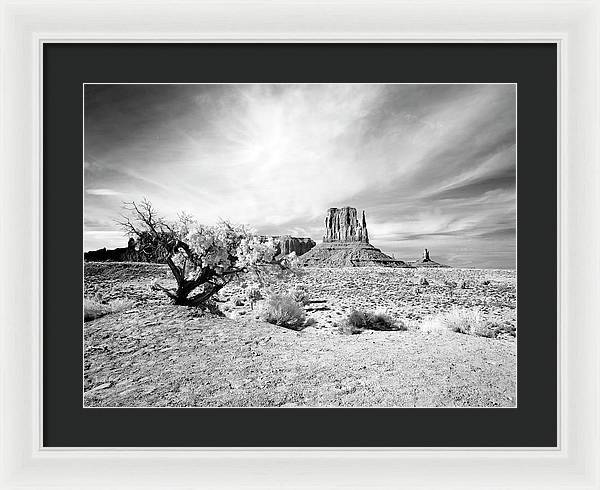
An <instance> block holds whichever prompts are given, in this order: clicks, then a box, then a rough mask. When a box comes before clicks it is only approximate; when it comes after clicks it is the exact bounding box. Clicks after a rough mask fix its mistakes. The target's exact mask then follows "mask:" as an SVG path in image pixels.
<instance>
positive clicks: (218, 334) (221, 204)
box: [82, 83, 518, 408]
mask: <svg viewBox="0 0 600 490" xmlns="http://www.w3.org/2000/svg"><path fill="white" fill-rule="evenodd" d="M83 165H84V189H85V195H84V210H83V214H84V241H83V257H82V258H83V262H84V263H83V288H84V291H83V298H82V302H83V308H82V317H83V318H82V328H83V345H82V350H83V360H82V364H83V366H82V405H83V407H120V408H127V407H144V408H157V407H179V408H203V407H239V408H243V407H254V408H288V407H294V408H330V407H332V408H333V407H343V408H365V407H375V408H388V407H405V408H411V407H418V408H453V407H468V408H490V407H506V408H509V407H516V406H517V403H518V400H517V271H516V87H515V84H508V83H507V84H504V83H499V84H403V83H389V84H352V83H348V84H346V83H334V84H310V83H309V84H293V83H290V84H287V83H285V84H271V83H256V84H201V83H198V84H193V83H192V84H116V83H115V84H112V83H106V84H105V83H89V84H88V83H86V84H85V85H84V162H83Z"/></svg>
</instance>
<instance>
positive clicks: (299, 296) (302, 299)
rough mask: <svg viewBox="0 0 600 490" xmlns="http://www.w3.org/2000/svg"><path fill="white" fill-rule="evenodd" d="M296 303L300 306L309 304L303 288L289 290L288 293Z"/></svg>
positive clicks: (306, 293)
mask: <svg viewBox="0 0 600 490" xmlns="http://www.w3.org/2000/svg"><path fill="white" fill-rule="evenodd" d="M288 294H289V295H290V296H291V297H292V298H294V301H296V303H300V304H301V305H305V306H306V305H307V304H308V303H310V299H309V298H308V292H307V291H306V289H305V288H303V287H300V286H297V287H295V288H292V289H290V291H289V293H288Z"/></svg>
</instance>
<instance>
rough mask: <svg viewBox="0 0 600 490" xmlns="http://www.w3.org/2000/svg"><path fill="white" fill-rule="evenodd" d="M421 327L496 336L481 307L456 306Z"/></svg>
mask: <svg viewBox="0 0 600 490" xmlns="http://www.w3.org/2000/svg"><path fill="white" fill-rule="evenodd" d="M421 328H422V329H423V330H426V331H434V330H447V331H451V332H457V333H462V334H466V335H477V336H479V337H494V336H495V330H494V328H492V324H491V323H490V322H488V321H487V320H486V319H485V317H484V316H483V314H482V312H481V310H480V309H479V308H474V309H471V310H468V309H461V308H458V307H454V308H452V309H451V310H450V311H448V312H446V313H442V314H441V315H438V316H436V317H434V318H432V319H430V320H429V321H427V322H425V323H424V325H423V326H422V327H421Z"/></svg>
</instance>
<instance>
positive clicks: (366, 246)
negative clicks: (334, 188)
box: [302, 207, 410, 267]
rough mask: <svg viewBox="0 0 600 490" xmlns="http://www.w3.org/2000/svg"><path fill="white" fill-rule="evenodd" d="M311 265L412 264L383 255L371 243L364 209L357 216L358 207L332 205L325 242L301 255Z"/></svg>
mask: <svg viewBox="0 0 600 490" xmlns="http://www.w3.org/2000/svg"><path fill="white" fill-rule="evenodd" d="M302 264H303V265H305V266H309V267H366V266H384V267H410V266H408V265H407V264H406V263H405V262H403V261H401V260H396V259H394V258H392V257H390V256H389V255H386V254H384V253H383V252H382V251H381V250H380V249H378V248H375V247H374V246H373V245H371V244H370V243H369V233H368V231H367V220H366V216H365V212H364V211H363V212H362V215H361V219H360V221H359V219H358V213H357V211H356V208H351V207H344V208H329V209H328V210H327V215H326V216H325V235H324V236H323V243H320V244H318V245H317V246H315V247H314V248H312V249H311V250H310V251H309V252H308V253H306V254H305V255H304V256H303V258H302Z"/></svg>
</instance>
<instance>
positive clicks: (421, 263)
mask: <svg viewBox="0 0 600 490" xmlns="http://www.w3.org/2000/svg"><path fill="white" fill-rule="evenodd" d="M409 264H410V265H411V266H412V267H450V266H449V265H443V264H439V263H437V262H435V261H433V260H431V257H429V250H427V249H423V257H422V258H421V259H420V260H415V261H414V262H409Z"/></svg>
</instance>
